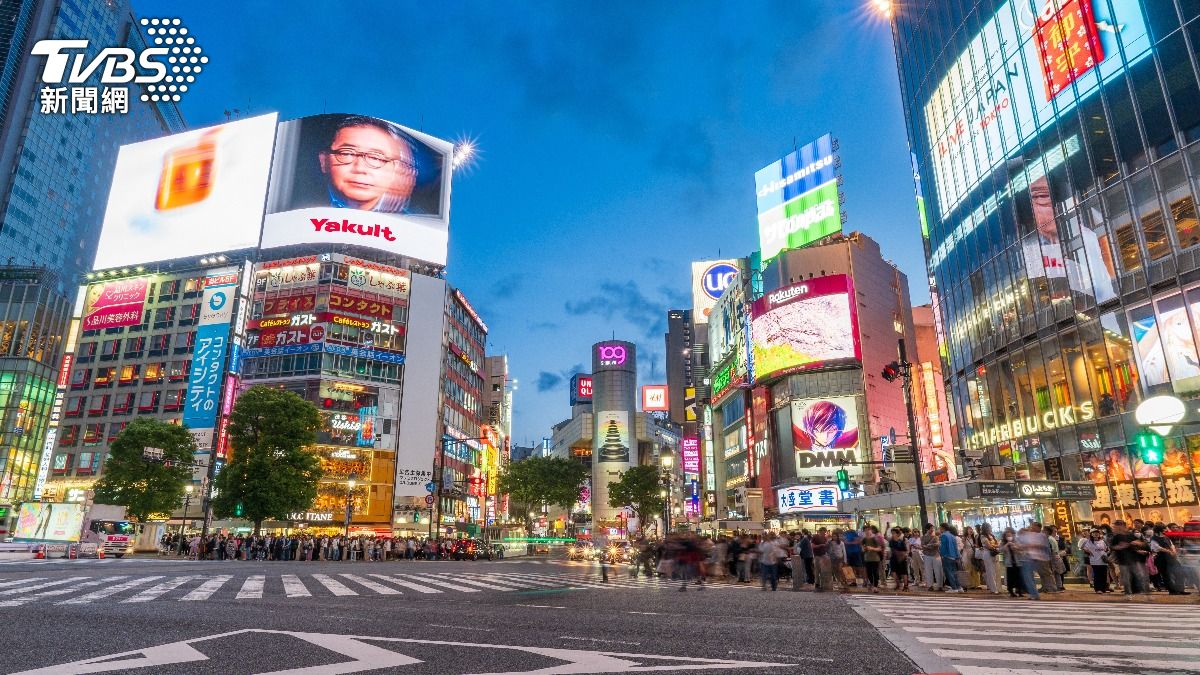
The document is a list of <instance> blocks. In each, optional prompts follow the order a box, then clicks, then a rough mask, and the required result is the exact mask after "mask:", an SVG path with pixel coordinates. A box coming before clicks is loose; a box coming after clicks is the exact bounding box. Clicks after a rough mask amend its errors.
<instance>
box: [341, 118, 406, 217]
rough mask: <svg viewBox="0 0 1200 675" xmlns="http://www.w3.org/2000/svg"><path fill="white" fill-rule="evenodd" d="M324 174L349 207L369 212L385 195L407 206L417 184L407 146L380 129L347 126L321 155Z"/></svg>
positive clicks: (364, 126) (367, 126)
mask: <svg viewBox="0 0 1200 675" xmlns="http://www.w3.org/2000/svg"><path fill="white" fill-rule="evenodd" d="M321 171H322V172H323V173H325V174H327V175H328V176H329V182H330V184H331V185H332V186H333V189H334V190H335V191H336V192H337V193H338V195H339V196H341V197H342V198H343V199H345V200H346V202H347V205H348V206H351V207H353V208H357V209H363V210H365V211H370V210H372V209H374V208H375V207H376V206H377V205H378V204H379V201H380V200H381V199H383V197H384V196H385V195H389V194H390V195H391V196H393V197H394V198H395V200H396V201H398V202H399V203H406V202H407V201H408V198H409V197H410V196H411V195H412V190H413V185H414V183H415V182H416V169H415V168H414V167H413V158H412V154H411V152H410V151H409V149H408V146H407V145H406V144H404V143H402V142H400V140H399V139H397V138H395V137H394V136H392V135H391V134H389V133H387V132H386V131H384V130H383V129H380V128H378V127H374V126H369V125H362V126H355V127H346V128H344V129H341V130H339V131H338V132H337V134H336V135H335V136H334V137H333V142H332V143H331V144H330V147H329V150H327V151H326V152H323V153H321Z"/></svg>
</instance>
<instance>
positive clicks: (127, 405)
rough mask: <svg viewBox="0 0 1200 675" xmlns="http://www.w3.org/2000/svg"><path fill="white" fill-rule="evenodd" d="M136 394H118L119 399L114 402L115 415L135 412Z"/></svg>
mask: <svg viewBox="0 0 1200 675" xmlns="http://www.w3.org/2000/svg"><path fill="white" fill-rule="evenodd" d="M134 396H136V394H134V393H133V392H128V393H125V394H117V400H116V402H114V403H113V414H114V415H128V414H129V413H131V412H133V399H134Z"/></svg>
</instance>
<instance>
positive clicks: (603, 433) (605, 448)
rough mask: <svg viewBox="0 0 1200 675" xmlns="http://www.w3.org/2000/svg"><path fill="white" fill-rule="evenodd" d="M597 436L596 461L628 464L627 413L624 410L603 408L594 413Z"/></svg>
mask: <svg viewBox="0 0 1200 675" xmlns="http://www.w3.org/2000/svg"><path fill="white" fill-rule="evenodd" d="M596 419H597V422H598V424H597V426H596V428H597V430H598V432H599V438H598V439H597V441H598V443H597V447H596V453H595V456H596V460H595V461H596V462H598V463H601V464H609V463H616V464H629V461H630V458H629V457H630V456H629V450H630V445H629V438H630V436H629V413H628V412H627V411H625V410H604V411H601V412H598V413H596Z"/></svg>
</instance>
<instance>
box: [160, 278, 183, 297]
mask: <svg viewBox="0 0 1200 675" xmlns="http://www.w3.org/2000/svg"><path fill="white" fill-rule="evenodd" d="M179 284H180V280H179V279H171V280H170V281H164V282H162V283H161V284H159V286H158V301H159V302H163V301H164V300H174V299H175V298H177V297H178V296H179Z"/></svg>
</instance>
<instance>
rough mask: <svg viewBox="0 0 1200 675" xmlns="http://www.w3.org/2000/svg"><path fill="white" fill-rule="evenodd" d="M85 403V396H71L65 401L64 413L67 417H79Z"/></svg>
mask: <svg viewBox="0 0 1200 675" xmlns="http://www.w3.org/2000/svg"><path fill="white" fill-rule="evenodd" d="M86 403H87V397H86V396H72V397H71V398H69V399H67V405H66V409H65V410H64V413H65V414H66V416H67V417H79V416H80V415H82V414H83V406H84V405H85V404H86Z"/></svg>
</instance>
